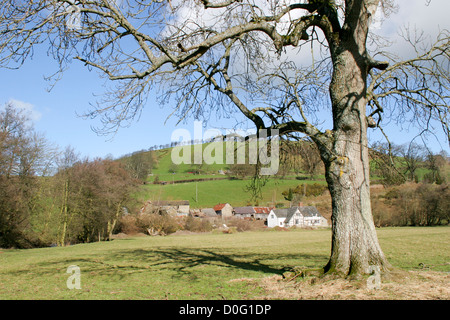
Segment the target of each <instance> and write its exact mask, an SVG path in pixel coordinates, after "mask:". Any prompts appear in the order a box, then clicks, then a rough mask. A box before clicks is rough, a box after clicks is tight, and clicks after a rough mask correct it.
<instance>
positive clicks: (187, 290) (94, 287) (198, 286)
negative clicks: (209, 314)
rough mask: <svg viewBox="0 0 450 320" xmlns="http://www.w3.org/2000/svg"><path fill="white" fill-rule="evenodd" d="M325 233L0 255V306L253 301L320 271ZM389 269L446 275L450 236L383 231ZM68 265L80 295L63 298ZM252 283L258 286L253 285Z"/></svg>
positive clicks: (181, 238) (144, 241)
mask: <svg viewBox="0 0 450 320" xmlns="http://www.w3.org/2000/svg"><path fill="white" fill-rule="evenodd" d="M330 236H331V233H330V231H329V230H290V231H287V232H286V231H284V232H282V231H254V232H244V233H236V234H209V233H208V234H195V235H171V236H166V237H147V236H142V237H135V238H126V239H121V240H118V239H117V240H114V241H111V242H101V243H90V244H79V245H74V246H69V247H55V248H40V249H28V250H14V249H8V250H6V249H0V299H255V298H259V297H262V296H264V295H265V294H266V292H265V289H264V287H262V286H260V285H258V282H257V281H256V282H255V281H241V279H248V278H251V279H266V278H267V277H271V276H275V275H281V274H282V272H283V268H284V267H287V266H301V267H308V268H317V267H322V266H323V265H324V264H325V263H326V262H327V259H328V254H329V252H330ZM378 236H379V239H380V242H381V245H382V247H383V250H384V252H385V254H386V255H387V257H388V259H389V261H390V262H391V263H392V264H393V265H394V266H395V267H397V268H401V269H404V270H416V269H417V268H418V266H419V264H420V263H423V264H424V265H425V266H427V267H430V269H431V270H433V271H446V272H449V271H450V265H449V264H448V263H449V261H450V257H449V252H450V228H449V227H434V228H412V227H410V228H383V229H378ZM70 265H77V266H78V267H79V268H80V269H81V289H80V290H76V289H74V290H69V289H68V288H67V286H66V281H67V279H68V277H69V274H67V273H66V270H67V268H68V267H69V266H70ZM258 281H259V280H258Z"/></svg>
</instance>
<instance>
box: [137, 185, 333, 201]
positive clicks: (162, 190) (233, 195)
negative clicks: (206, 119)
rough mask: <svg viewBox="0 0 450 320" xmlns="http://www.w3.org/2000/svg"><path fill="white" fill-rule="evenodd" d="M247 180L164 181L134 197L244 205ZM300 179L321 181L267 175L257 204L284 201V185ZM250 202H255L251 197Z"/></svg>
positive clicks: (148, 186)
mask: <svg viewBox="0 0 450 320" xmlns="http://www.w3.org/2000/svg"><path fill="white" fill-rule="evenodd" d="M249 183H250V181H249V180H228V179H225V180H213V181H202V182H186V183H177V184H168V185H154V184H147V185H145V186H142V187H141V189H140V191H139V194H138V195H137V197H138V198H139V199H140V200H141V201H145V200H148V199H152V200H157V199H164V200H189V201H190V206H191V208H205V207H213V206H215V205H216V204H218V203H226V202H228V203H230V204H231V205H232V206H234V207H237V206H246V205H247V204H248V203H249V200H250V193H249V192H248V191H246V187H247V186H248V184H249ZM303 183H306V184H308V183H321V184H324V185H325V181H310V180H302V181H300V180H287V179H285V180H281V179H270V180H268V182H267V184H266V185H265V187H264V188H263V190H262V199H261V200H258V202H259V205H262V206H265V205H268V204H272V203H274V202H276V203H278V202H283V203H285V204H286V205H288V203H289V202H288V201H286V200H285V199H284V197H283V195H282V194H281V193H282V192H283V191H285V190H287V189H288V188H295V187H296V186H297V185H299V184H303ZM251 204H252V205H253V204H255V203H254V201H253V202H251Z"/></svg>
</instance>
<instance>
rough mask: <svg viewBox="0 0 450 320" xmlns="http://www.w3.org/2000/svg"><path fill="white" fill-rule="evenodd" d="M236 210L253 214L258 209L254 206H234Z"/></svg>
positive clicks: (238, 212) (236, 211)
mask: <svg viewBox="0 0 450 320" xmlns="http://www.w3.org/2000/svg"><path fill="white" fill-rule="evenodd" d="M234 212H235V213H236V214H246V213H247V214H252V213H255V212H256V211H255V210H254V208H253V207H236V208H234Z"/></svg>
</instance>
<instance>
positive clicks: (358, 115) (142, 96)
mask: <svg viewBox="0 0 450 320" xmlns="http://www.w3.org/2000/svg"><path fill="white" fill-rule="evenodd" d="M391 2H392V1H390V0H384V1H381V0H345V1H344V0H342V1H337V0H309V1H282V0H281V1H276V0H267V1H266V0H211V1H210V0H202V1H199V0H197V1H194V0H192V1H176V0H172V1H170V0H169V1H161V0H154V1H138V0H136V1H132V0H129V1H125V0H123V1H119V0H103V1H102V0H79V1H76V0H61V1H56V0H41V1H9V0H8V1H3V0H2V1H1V9H0V14H1V16H0V52H1V55H0V63H1V64H2V65H3V66H7V67H18V66H20V65H21V64H22V63H23V62H24V61H25V60H26V59H27V58H29V57H30V56H32V54H33V50H34V48H35V46H36V45H38V44H44V45H46V46H47V47H48V52H49V54H51V55H53V57H54V58H55V59H56V60H57V61H58V63H59V71H60V72H63V71H64V70H65V69H66V68H67V67H68V65H69V64H70V63H71V62H72V61H73V60H78V61H79V62H81V64H82V65H85V66H87V67H88V68H90V69H96V70H98V71H99V72H100V74H102V75H103V76H104V77H106V78H107V79H109V80H111V81H110V84H111V86H110V88H109V90H106V92H105V95H104V99H103V100H101V101H98V104H97V108H95V109H94V110H92V112H91V113H90V115H91V116H96V115H101V116H102V119H103V121H104V124H105V128H103V130H105V131H109V130H113V131H114V130H116V129H117V128H118V127H119V126H120V125H121V124H122V123H124V122H127V121H128V120H130V119H133V118H134V117H135V115H136V114H138V113H139V111H140V109H141V108H142V106H144V105H145V101H146V99H147V98H148V96H149V94H150V92H153V90H155V91H157V90H158V89H159V90H160V91H159V97H160V99H161V102H167V103H169V104H174V105H175V108H174V110H173V111H172V112H173V114H175V115H177V116H178V117H179V118H180V119H183V118H185V117H187V116H190V115H193V116H194V117H197V118H200V117H204V118H208V117H210V116H211V115H212V114H218V115H228V114H232V113H234V112H240V113H241V114H243V115H244V116H245V117H246V118H248V119H249V120H250V121H251V122H252V123H254V125H255V127H256V129H277V130H279V134H280V135H289V134H298V133H301V134H304V135H307V136H309V137H310V139H311V140H312V141H313V142H314V143H315V144H316V145H317V147H318V149H319V151H320V154H321V159H322V161H323V163H324V165H325V170H326V179H327V182H328V187H329V190H330V193H331V197H332V208H333V210H332V212H333V214H332V249H331V256H330V260H329V262H328V264H327V265H326V266H325V267H324V271H325V272H327V273H335V274H339V275H343V276H347V275H351V274H364V273H368V272H369V269H370V268H369V267H370V266H378V267H379V268H380V270H382V271H383V272H387V271H388V270H389V269H390V265H389V262H388V261H387V260H386V257H385V256H384V254H383V252H382V250H381V248H380V245H379V243H378V239H377V235H376V232H375V227H374V223H373V219H372V213H371V207H370V190H369V157H368V138H367V130H368V127H377V126H380V125H381V124H382V123H383V121H382V120H383V119H382V115H383V114H386V116H392V115H394V116H395V115H396V113H397V112H398V114H400V113H401V114H403V115H410V117H409V118H410V120H414V121H416V123H419V124H421V125H422V126H423V127H424V128H426V129H429V128H430V127H431V124H432V123H433V121H439V122H440V123H442V127H443V129H444V130H445V132H446V134H447V135H448V134H449V130H448V126H447V123H448V121H447V120H448V88H449V76H448V75H449V72H448V71H449V70H448V62H449V52H448V44H449V34H448V31H445V30H444V31H443V32H442V33H441V34H440V36H439V38H438V39H437V41H436V42H435V43H434V44H432V45H430V46H428V47H426V48H424V50H422V51H420V50H419V49H418V48H419V46H417V43H415V42H414V41H415V39H413V38H407V39H408V40H409V42H410V43H411V44H412V45H413V46H412V47H413V48H414V49H417V51H416V53H417V54H416V55H415V56H414V57H412V58H411V59H409V60H406V61H399V60H394V59H393V57H391V56H388V55H385V56H384V57H383V59H382V60H383V61H378V60H376V59H375V58H374V57H376V55H375V53H376V52H370V50H369V46H368V36H369V26H370V23H371V19H372V18H373V16H374V14H375V12H376V10H377V8H381V9H384V11H385V12H388V11H389V9H390V8H392V7H393V3H391ZM372 40H376V38H372ZM375 42H376V41H375ZM421 43H423V42H421ZM311 50H312V54H310V56H311V58H313V59H311V58H310V59H309V60H308V61H310V63H304V60H305V59H304V57H305V51H306V52H311ZM320 110H325V111H328V114H329V118H330V119H331V120H332V128H330V129H329V130H324V129H322V128H321V127H320V126H319V125H318V123H319V120H320V117H321V116H317V117H316V116H315V114H316V113H317V112H318V111H320ZM386 110H390V111H389V112H386ZM168 113H169V112H168ZM404 118H405V119H406V118H407V117H404ZM269 133H270V132H269Z"/></svg>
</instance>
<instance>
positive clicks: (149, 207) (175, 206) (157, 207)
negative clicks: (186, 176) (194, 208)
mask: <svg viewBox="0 0 450 320" xmlns="http://www.w3.org/2000/svg"><path fill="white" fill-rule="evenodd" d="M189 208H190V205H189V201H188V200H157V201H151V200H149V201H147V202H146V203H145V204H144V206H143V207H142V208H141V210H140V212H141V213H152V212H153V213H154V212H160V213H167V214H170V215H173V216H187V215H189Z"/></svg>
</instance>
